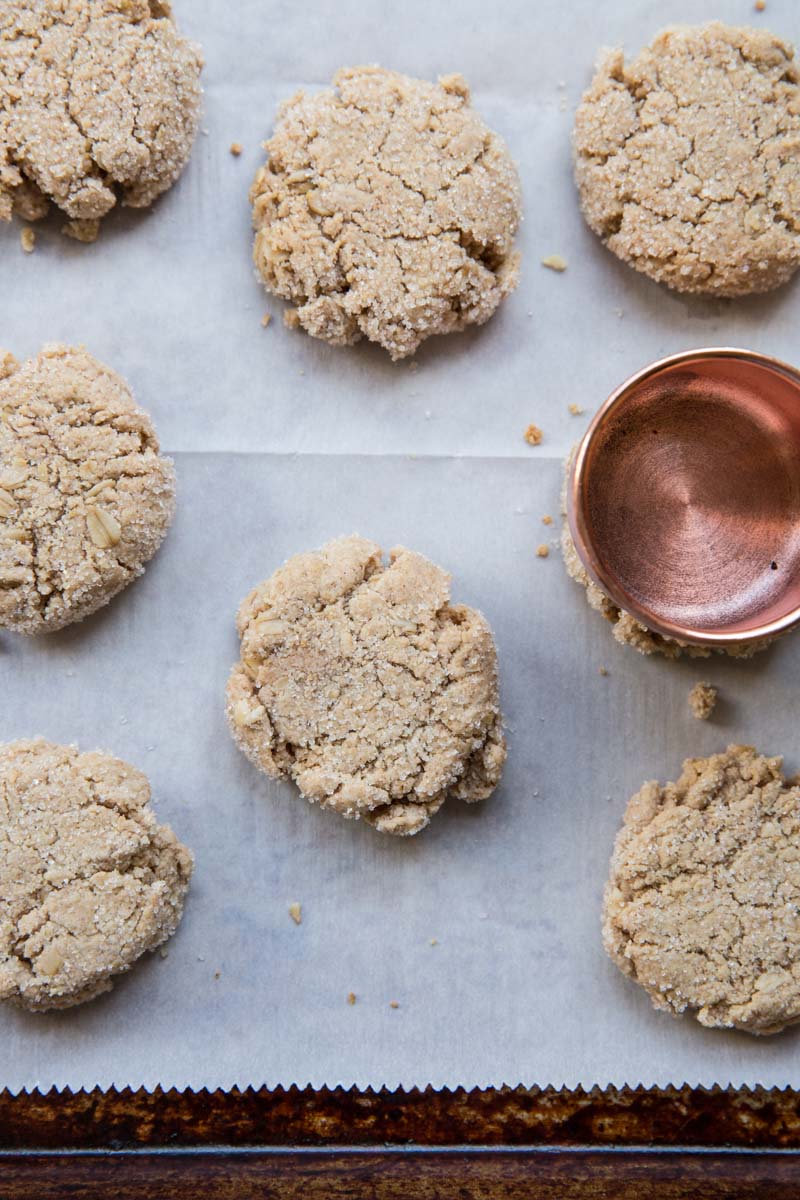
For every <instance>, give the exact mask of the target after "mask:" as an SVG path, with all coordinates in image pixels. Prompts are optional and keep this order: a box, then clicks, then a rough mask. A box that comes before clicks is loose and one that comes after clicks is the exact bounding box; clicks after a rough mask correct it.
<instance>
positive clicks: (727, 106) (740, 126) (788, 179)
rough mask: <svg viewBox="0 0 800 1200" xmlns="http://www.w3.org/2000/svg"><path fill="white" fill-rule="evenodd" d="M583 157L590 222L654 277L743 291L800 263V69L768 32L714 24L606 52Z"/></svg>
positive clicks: (779, 279) (590, 99) (579, 170)
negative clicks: (633, 49)
mask: <svg viewBox="0 0 800 1200" xmlns="http://www.w3.org/2000/svg"><path fill="white" fill-rule="evenodd" d="M574 150H575V172H576V179H577V184H578V188H579V191H580V196H581V203H582V206H583V211H584V215H585V217H586V220H587V222H588V223H589V225H590V226H591V228H592V229H593V230H594V232H595V233H597V234H599V236H600V237H601V238H602V239H603V241H604V242H605V243H606V244H607V245H608V247H609V248H610V249H611V250H613V252H614V253H615V254H616V255H617V257H618V258H621V259H622V260H623V262H627V263H630V265H631V266H633V267H635V268H636V270H637V271H642V272H643V273H644V274H645V275H649V276H650V277H651V278H652V279H655V280H657V281H658V282H660V283H666V284H668V285H669V287H672V288H675V289H676V290H677V291H679V292H695V293H702V294H707V295H714V296H742V295H746V294H748V293H751V292H767V291H771V290H772V289H773V288H776V287H779V286H780V285H781V284H783V283H785V282H786V281H787V280H788V279H789V278H790V277H791V275H792V274H793V273H794V272H795V271H796V270H797V268H798V266H800V72H799V71H798V66H797V63H796V62H795V60H794V52H793V49H792V47H791V46H790V45H789V44H788V43H787V42H784V41H781V39H780V38H777V37H775V36H774V35H773V34H771V33H768V32H766V31H761V30H755V29H747V28H744V29H737V28H732V27H730V26H727V25H722V24H720V23H719V22H714V23H712V24H709V25H702V26H696V27H676V28H670V29H665V30H664V31H663V32H661V33H660V34H659V35H658V36H657V37H656V39H655V41H654V42H653V43H652V45H651V46H650V47H649V48H648V49H646V50H643V51H642V52H641V54H639V55H638V57H636V58H634V59H633V60H632V61H630V62H627V63H626V62H625V59H624V56H623V53H622V51H621V50H614V51H611V52H609V53H607V54H606V56H605V57H604V58H603V59H602V61H601V63H600V65H599V67H598V69H597V74H596V75H595V77H594V80H593V82H592V85H591V87H590V88H589V90H588V92H587V93H586V94H585V96H584V97H583V101H582V103H581V105H580V107H579V108H578V112H577V116H576V120H575V133H574Z"/></svg>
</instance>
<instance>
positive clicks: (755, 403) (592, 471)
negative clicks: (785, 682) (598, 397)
mask: <svg viewBox="0 0 800 1200" xmlns="http://www.w3.org/2000/svg"><path fill="white" fill-rule="evenodd" d="M568 516H569V522H570V527H571V531H572V535H573V538H574V540H575V546H576V549H577V551H578V554H579V555H580V557H581V559H582V561H583V563H584V565H585V566H586V569H587V571H588V572H589V574H590V576H591V577H592V578H593V579H594V580H595V582H596V583H597V584H599V586H600V587H601V588H602V589H603V591H604V592H606V594H607V595H608V596H610V598H611V599H612V600H613V601H614V603H615V604H617V605H619V607H620V608H623V609H625V610H626V611H627V612H629V613H631V614H632V615H633V616H634V617H636V618H637V620H639V621H641V623H642V624H643V625H645V626H646V627H647V628H648V629H651V630H653V631H655V632H657V633H661V634H664V635H665V636H667V637H672V638H678V639H680V640H682V641H686V642H690V643H705V644H715V643H720V644H721V645H725V644H731V643H740V642H743V641H748V640H750V639H755V638H761V637H768V636H771V635H774V634H777V633H780V632H782V631H784V630H786V629H788V628H790V627H791V626H792V625H794V624H796V623H797V622H800V373H798V372H797V371H796V370H795V369H794V368H793V367H790V366H787V365H786V364H784V363H780V362H778V361H777V360H775V359H771V358H766V357H764V356H762V355H758V354H754V353H750V352H748V351H743V350H722V349H715V350H696V351H690V352H687V353H685V354H679V355H676V356H674V357H672V358H668V359H664V360H663V361H661V362H658V363H654V364H653V365H652V366H650V367H647V368H646V369H645V370H644V371H640V372H639V373H638V374H637V375H635V376H633V378H631V379H629V380H628V381H627V382H626V383H624V384H623V385H622V387H620V388H618V389H617V391H616V392H614V393H613V394H612V395H611V396H610V397H609V399H608V400H607V401H606V403H605V404H604V405H603V407H602V408H601V409H600V411H599V412H598V413H597V416H596V417H595V418H594V420H593V422H592V424H591V425H590V427H589V429H588V431H587V433H586V436H585V437H584V439H583V441H582V442H581V445H580V447H579V448H578V451H577V453H576V456H575V459H574V462H573V465H572V470H571V476H570V480H569V487H568Z"/></svg>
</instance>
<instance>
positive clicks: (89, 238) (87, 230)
mask: <svg viewBox="0 0 800 1200" xmlns="http://www.w3.org/2000/svg"><path fill="white" fill-rule="evenodd" d="M61 232H62V233H63V234H64V237H68V238H72V240H73V242H83V244H84V245H85V246H89V245H91V243H92V242H96V241H97V238H98V236H99V234H100V222H99V221H98V220H86V221H67V222H66V224H65V225H62V226H61Z"/></svg>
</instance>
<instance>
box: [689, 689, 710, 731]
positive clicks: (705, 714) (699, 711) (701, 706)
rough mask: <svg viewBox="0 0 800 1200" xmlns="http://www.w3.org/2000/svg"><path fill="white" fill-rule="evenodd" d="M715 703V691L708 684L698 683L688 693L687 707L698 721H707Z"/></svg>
mask: <svg viewBox="0 0 800 1200" xmlns="http://www.w3.org/2000/svg"><path fill="white" fill-rule="evenodd" d="M716 703H717V689H716V688H715V687H712V685H711V684H710V683H706V682H704V681H701V682H698V683H696V684H695V685H694V687H693V688H692V690H691V691H690V692H689V707H690V708H691V710H692V716H694V717H697V720H698V721H707V720H708V718H709V717H710V716H711V714H712V713H713V711H714V708H715V706H716Z"/></svg>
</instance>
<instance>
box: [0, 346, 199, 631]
mask: <svg viewBox="0 0 800 1200" xmlns="http://www.w3.org/2000/svg"><path fill="white" fill-rule="evenodd" d="M174 508H175V473H174V470H173V466H172V462H171V460H170V459H168V458H163V457H162V456H161V455H160V454H159V450H158V441H157V440H156V435H155V432H154V430H153V426H152V424H151V422H150V418H149V417H148V415H147V414H146V413H145V412H143V411H142V410H141V409H140V408H137V406H136V404H135V403H134V401H133V397H132V396H131V393H130V391H129V389H128V387H127V385H126V384H125V382H124V381H123V380H122V379H120V377H119V375H117V374H115V372H114V371H111V370H110V369H109V368H108V367H105V366H103V364H102V363H100V362H98V361H97V359H96V358H93V357H92V356H91V354H87V352H86V351H85V350H83V349H73V348H71V347H69V346H56V345H53V346H46V347H45V348H44V349H43V350H42V352H41V353H40V354H39V355H37V357H36V358H33V359H30V360H29V361H28V362H25V363H23V364H21V365H20V364H19V363H17V362H16V360H15V359H14V358H13V357H12V356H11V355H10V354H5V355H4V354H3V353H2V351H0V630H2V629H10V630H14V631H15V632H17V633H46V632H50V631H52V630H56V629H61V628H63V627H64V626H65V625H69V624H71V623H72V622H73V621H80V620H82V619H83V618H84V617H87V616H89V614H90V613H93V612H95V610H96V609H98V608H100V607H102V605H104V604H107V603H108V601H109V600H110V599H111V598H112V597H113V596H115V595H116V594H117V592H119V591H121V590H122V589H123V588H124V587H125V586H126V585H127V584H128V583H130V582H131V580H132V579H135V578H136V576H137V575H141V573H142V571H143V570H144V565H145V563H146V562H148V561H149V559H151V558H152V556H153V555H154V554H155V552H156V550H157V549H158V547H159V546H160V545H161V542H162V541H163V539H164V535H165V534H166V532H167V529H168V528H169V524H170V521H171V520H172V516H173V512H174Z"/></svg>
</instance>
